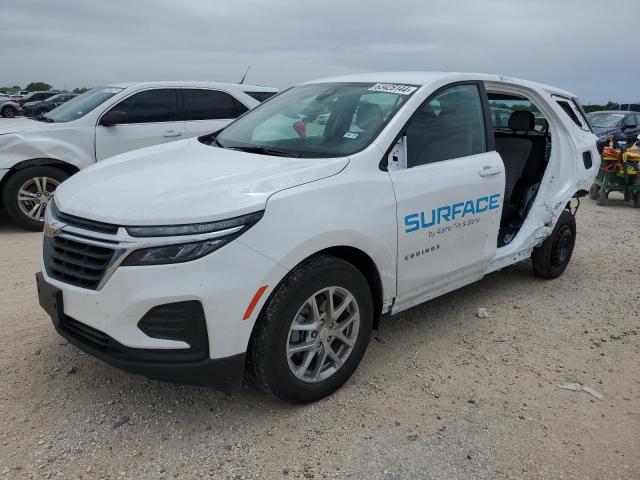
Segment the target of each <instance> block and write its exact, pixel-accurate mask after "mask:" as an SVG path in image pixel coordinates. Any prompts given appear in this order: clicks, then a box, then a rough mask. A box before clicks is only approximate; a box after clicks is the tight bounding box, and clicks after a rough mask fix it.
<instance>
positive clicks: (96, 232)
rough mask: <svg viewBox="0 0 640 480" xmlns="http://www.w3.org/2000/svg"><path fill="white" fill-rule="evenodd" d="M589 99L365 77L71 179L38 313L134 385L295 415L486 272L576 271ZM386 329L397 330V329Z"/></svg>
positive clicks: (496, 84) (47, 257)
mask: <svg viewBox="0 0 640 480" xmlns="http://www.w3.org/2000/svg"><path fill="white" fill-rule="evenodd" d="M598 164H599V157H598V151H597V149H596V137H595V136H594V135H593V134H592V133H591V132H590V130H589V126H588V124H587V122H586V121H585V119H584V115H583V112H582V109H581V107H580V105H579V103H578V101H577V100H576V98H575V97H574V96H573V95H572V94H570V93H568V92H565V91H563V90H559V89H556V88H553V87H548V86H544V85H539V84H535V83H531V82H526V81H522V80H516V79H511V78H505V77H499V76H494V75H483V74H462V73H418V72H411V73H371V74H362V75H354V76H349V77H339V78H330V79H325V80H319V81H315V82H310V83H306V84H303V85H300V86H297V87H294V88H291V89H289V90H287V91H285V92H283V93H281V94H280V95H278V96H276V97H274V98H273V99H271V100H270V101H269V102H267V103H265V104H263V105H261V106H259V107H257V108H256V109H254V110H252V111H251V112H249V113H247V114H246V115H244V116H243V117H241V118H239V119H238V120H236V121H234V122H233V123H231V124H230V125H228V126H227V127H226V128H224V129H223V130H221V131H219V132H216V133H215V134H211V135H207V136H204V137H200V138H198V139H195V138H194V139H190V140H185V141H182V142H176V143H172V144H167V145H161V146H156V147H152V148H148V149H144V150H138V151H136V152H131V153H128V154H124V155H121V156H119V157H116V158H113V159H111V160H109V161H106V162H101V163H100V164H97V165H95V166H93V167H91V168H88V169H86V170H85V171H83V172H81V173H80V174H78V175H76V176H75V177H73V178H71V179H70V180H69V181H67V182H65V183H64V184H63V185H62V186H61V187H60V189H59V190H58V192H57V193H56V197H55V202H54V204H53V205H52V206H53V208H49V209H48V210H47V213H46V225H45V238H44V260H43V270H42V272H41V273H40V274H38V289H39V298H40V303H41V305H42V306H43V307H44V309H45V310H46V311H47V312H48V313H49V314H50V315H51V317H52V319H53V323H54V325H55V328H56V329H57V331H58V332H59V333H60V334H61V335H63V336H64V337H66V338H67V339H68V340H69V341H70V342H71V343H73V344H75V345H77V346H78V347H79V348H81V349H82V350H84V351H86V352H88V353H90V354H92V355H95V356H96V357H98V358H101V359H102V360H104V361H106V362H107V363H110V364H112V365H115V366H117V367H119V368H122V369H124V370H126V371H129V372H134V373H139V374H143V375H146V376H148V377H151V378H159V379H164V380H170V381H175V382H183V383H191V384H199V385H208V386H212V387H215V388H220V389H235V388H239V387H240V386H241V385H242V379H243V374H244V373H251V374H252V375H253V376H254V377H255V378H256V379H257V381H258V384H259V385H262V386H263V387H264V388H265V389H266V390H267V391H269V392H271V393H273V394H274V395H276V396H277V397H279V398H281V399H283V400H286V401H291V402H308V401H314V400H317V399H319V398H322V397H323V396H325V395H328V394H330V393H331V392H333V391H334V390H336V389H337V388H339V387H340V386H341V385H342V384H343V383H344V382H345V381H346V380H347V379H348V378H349V377H350V376H351V374H352V373H353V372H354V371H355V369H356V367H357V366H358V364H359V363H360V360H361V359H362V357H363V354H364V352H365V350H366V348H367V343H368V341H369V337H370V333H371V330H372V329H373V328H376V326H377V324H378V322H379V321H380V319H381V317H382V316H383V315H385V314H388V315H393V314H397V313H399V312H401V311H403V310H405V309H407V308H409V307H412V306H414V305H416V304H419V303H421V302H424V301H427V300H429V299H431V298H434V297H436V296H438V295H442V294H444V293H446V292H448V291H451V290H454V289H456V288H460V287H461V286H463V285H466V284H469V283H471V282H474V281H476V280H478V279H480V278H482V277H483V276H484V275H486V274H488V273H489V272H493V271H495V270H499V269H501V268H503V267H505V266H507V265H511V264H513V263H516V262H519V261H521V260H525V259H527V258H529V257H531V258H532V260H533V269H534V272H535V273H536V274H537V275H539V276H541V277H543V278H548V279H550V278H555V277H557V276H559V275H560V274H562V272H563V271H564V269H565V267H566V266H567V264H568V263H569V260H570V258H571V254H572V251H573V246H574V242H575V238H576V237H575V236H576V223H575V219H574V213H575V210H572V209H571V208H570V204H571V200H572V198H573V197H576V196H581V195H584V194H585V193H586V191H587V190H588V189H589V187H590V186H591V183H592V181H593V179H594V177H595V174H596V172H597V170H598ZM388 321H392V319H390V320H388Z"/></svg>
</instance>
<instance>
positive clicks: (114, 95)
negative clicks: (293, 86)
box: [0, 81, 277, 230]
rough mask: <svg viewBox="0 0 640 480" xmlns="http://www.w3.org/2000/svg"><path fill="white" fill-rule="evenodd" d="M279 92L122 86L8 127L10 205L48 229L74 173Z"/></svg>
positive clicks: (2, 150) (3, 182)
mask: <svg viewBox="0 0 640 480" xmlns="http://www.w3.org/2000/svg"><path fill="white" fill-rule="evenodd" d="M275 92H277V90H276V89H274V88H268V87H260V86H253V85H246V84H242V85H238V84H227V83H215V82H185V81H175V82H129V83H118V84H111V85H108V86H103V87H97V88H93V89H91V90H89V91H88V92H86V93H84V94H82V95H78V96H77V97H76V98H73V99H72V100H70V101H68V102H66V103H64V104H62V105H60V106H59V107H57V108H55V109H53V110H52V111H50V112H49V113H48V114H46V115H45V116H43V117H33V118H32V119H26V118H21V119H18V120H16V121H13V122H6V123H8V125H2V124H0V195H1V199H2V206H3V207H4V209H5V211H6V212H7V214H8V215H9V217H10V218H11V219H12V220H13V221H14V222H15V223H17V224H19V225H21V226H23V227H25V228H30V229H33V230H41V229H42V217H43V214H44V211H45V209H46V205H47V203H48V202H49V200H50V199H51V198H52V196H53V192H54V191H55V189H56V188H57V186H58V185H59V184H60V183H61V182H62V181H64V180H65V179H66V178H67V177H69V176H70V175H73V174H74V173H76V172H78V171H79V170H81V169H83V168H85V167H87V166H89V165H92V164H94V163H95V162H96V161H100V160H103V159H105V158H108V157H112V156H114V155H118V154H120V153H124V152H128V151H130V150H135V149H138V148H143V147H149V146H152V145H159V144H164V143H169V142H174V141H176V140H182V139H185V138H191V137H198V136H200V135H204V134H207V133H211V132H215V131H217V130H220V129H221V128H222V127H224V126H225V125H227V124H228V123H229V122H231V121H232V120H233V119H234V118H236V117H238V116H240V115H242V114H243V113H245V112H246V111H247V110H249V109H250V108H253V107H255V106H256V105H258V104H259V103H260V102H259V101H258V100H256V98H255V95H256V94H264V93H267V94H268V93H275ZM45 93H48V92H45ZM49 96H51V95H49ZM14 105H16V104H14ZM175 160H176V168H180V166H179V165H180V159H179V158H176V159H175Z"/></svg>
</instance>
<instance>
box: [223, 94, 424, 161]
mask: <svg viewBox="0 0 640 480" xmlns="http://www.w3.org/2000/svg"><path fill="white" fill-rule="evenodd" d="M417 89H418V87H417V86H414V85H399V84H386V83H385V84H382V83H321V84H311V85H301V86H299V87H294V88H291V89H289V90H287V91H285V92H283V93H281V94H280V95H278V96H275V97H273V98H272V99H271V100H269V101H268V102H266V103H264V104H262V105H260V106H259V107H256V108H255V109H254V110H251V111H249V112H247V113H246V114H245V115H244V116H242V117H241V118H239V119H238V120H236V121H235V122H233V123H232V124H230V125H229V126H228V127H227V128H225V129H224V130H222V132H221V133H220V134H219V135H218V137H217V138H216V139H215V142H216V143H217V144H218V146H220V147H223V148H234V149H238V150H246V151H253V152H257V153H263V154H267V155H278V156H294V157H301V158H306V157H342V156H347V155H351V154H353V153H355V152H358V151H360V150H362V149H364V148H366V147H367V146H368V145H369V144H370V143H371V142H372V141H373V140H374V139H375V138H376V137H377V135H378V134H379V133H380V131H381V130H382V129H383V128H384V126H385V125H386V124H387V123H388V122H389V120H390V119H391V118H392V117H393V116H394V115H395V114H396V112H397V111H398V110H399V108H400V107H401V106H402V105H403V104H404V103H405V102H406V101H407V99H408V98H409V97H410V96H411V95H412V94H413V93H414V92H415V91H416V90H417Z"/></svg>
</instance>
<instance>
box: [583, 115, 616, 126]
mask: <svg viewBox="0 0 640 480" xmlns="http://www.w3.org/2000/svg"><path fill="white" fill-rule="evenodd" d="M588 118H589V123H590V124H591V126H592V127H597V128H613V127H618V126H620V125H621V124H622V120H623V119H624V114H622V113H590V114H589V115H588Z"/></svg>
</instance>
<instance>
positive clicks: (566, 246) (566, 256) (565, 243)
mask: <svg viewBox="0 0 640 480" xmlns="http://www.w3.org/2000/svg"><path fill="white" fill-rule="evenodd" d="M575 243H576V219H575V217H574V216H573V215H571V213H570V212H568V211H567V210H564V211H563V212H562V214H561V215H560V218H559V219H558V222H557V223H556V226H555V228H554V229H553V232H551V235H549V237H547V239H546V240H545V241H544V242H542V245H540V246H539V247H536V248H535V249H534V250H533V253H532V254H531V260H532V262H533V273H535V274H536V275H537V276H538V277H541V278H546V279H552V278H557V277H559V276H560V275H562V273H563V272H564V271H565V269H566V268H567V265H569V261H570V260H571V255H572V254H573V247H574V246H575Z"/></svg>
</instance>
